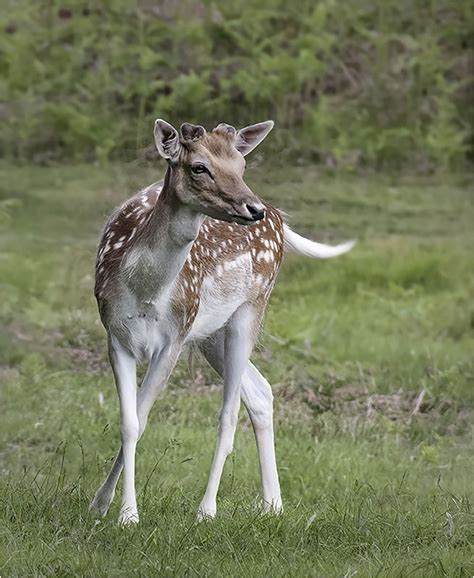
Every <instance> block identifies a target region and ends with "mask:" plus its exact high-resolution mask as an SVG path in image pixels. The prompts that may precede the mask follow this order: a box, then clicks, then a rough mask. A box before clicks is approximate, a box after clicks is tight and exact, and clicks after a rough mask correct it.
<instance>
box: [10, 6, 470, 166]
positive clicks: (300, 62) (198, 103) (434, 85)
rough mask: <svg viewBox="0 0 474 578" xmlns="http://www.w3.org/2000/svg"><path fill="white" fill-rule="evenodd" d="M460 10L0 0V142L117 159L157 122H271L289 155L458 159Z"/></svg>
mask: <svg viewBox="0 0 474 578" xmlns="http://www.w3.org/2000/svg"><path fill="white" fill-rule="evenodd" d="M4 4H7V3H4ZM473 12H474V10H473V8H472V3H471V2H470V1H469V0H437V1H436V2H434V1H432V0H416V1H415V2H413V1H408V0H404V1H403V0H373V1H370V2H369V1H368V0H366V1H360V0H348V1H347V2H336V1H335V0H318V1H309V0H302V1H300V2H289V1H287V0H245V2H244V1H243V0H235V1H234V2H227V1H225V0H216V1H211V0H202V1H200V2H199V1H197V2H196V1H190V0H180V1H179V2H178V1H176V2H172V1H171V0H155V1H150V0H136V1H135V2H133V1H127V2H125V1H124V0H108V1H107V2H101V3H96V2H87V1H84V0H70V1H68V2H66V1H59V0H56V1H55V0H51V1H50V2H48V3H46V2H41V1H34V0H18V1H16V2H12V1H11V2H10V4H9V5H4V7H3V9H2V15H1V26H2V29H3V32H4V33H3V34H2V35H0V70H1V73H2V74H1V77H2V81H1V84H0V100H1V105H0V117H1V118H2V125H3V126H2V128H3V130H2V134H1V136H0V147H1V152H2V153H3V155H4V156H7V157H10V158H16V159H32V160H35V161H38V162H46V161H51V160H62V159H68V160H69V159H74V160H84V159H85V160H94V159H99V160H105V159H108V158H112V157H122V158H129V159H130V158H134V157H135V156H136V155H137V152H138V151H139V150H140V149H142V148H143V147H146V146H147V145H148V144H149V143H150V142H151V139H150V131H151V126H152V122H153V119H154V118H155V117H156V116H164V117H167V118H169V119H170V120H171V121H174V122H176V123H179V122H182V121H184V120H188V121H194V122H201V123H204V124H206V125H208V126H212V125H213V124H215V123H218V122H221V121H224V120H225V121H226V122H230V123H233V124H236V125H242V124H244V123H249V122H255V121H257V120H262V119H265V118H268V117H272V118H274V119H275V120H276V122H277V123H278V126H279V128H280V129H282V130H281V131H280V133H279V134H277V135H276V137H274V138H273V140H272V142H273V143H274V144H273V146H274V150H275V152H279V153H283V154H286V155H288V156H290V157H292V158H295V159H296V158H302V159H305V158H306V159H311V160H318V161H321V162H324V163H326V164H329V165H331V166H332V165H338V166H339V165H342V166H346V167H349V168H351V167H357V166H364V165H365V166H371V167H383V168H386V167H401V166H409V167H414V168H417V169H421V170H431V169H433V168H438V167H440V168H443V169H447V168H453V167H456V166H460V165H462V164H463V163H464V162H465V161H466V158H468V157H469V155H471V156H472V148H470V147H472V122H471V121H472V104H471V99H470V97H471V95H472V56H473V52H472V37H473V35H472V29H473V26H472V24H473Z"/></svg>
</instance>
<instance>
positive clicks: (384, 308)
mask: <svg viewBox="0 0 474 578" xmlns="http://www.w3.org/2000/svg"><path fill="white" fill-rule="evenodd" d="M162 171H163V167H162V166H158V167H154V168H152V167H138V166H135V165H129V166H125V165H122V166H120V167H119V166H117V165H108V166H105V167H99V166H74V167H57V168H38V167H36V168H34V167H28V166H22V167H19V166H16V167H12V166H7V165H5V164H3V165H0V287H1V300H0V327H1V334H0V351H1V354H0V355H1V356H0V382H1V384H2V389H1V397H2V399H1V407H2V419H1V424H0V434H1V441H2V446H1V447H2V453H1V463H0V466H1V470H2V479H1V487H0V500H1V504H2V507H1V512H0V516H1V522H0V528H1V530H0V539H1V550H0V575H1V576H33V575H34V576H43V575H58V576H105V575H107V576H153V575H160V576H175V575H176V576H183V575H187V576H188V575H189V576H195V575H196V576H198V575H199V576H203V575H205V576H227V575H232V576H241V575H242V576H243V575H245V576H248V577H250V576H272V577H274V576H309V575H311V576H324V577H328V576H348V577H349V576H355V575H357V576H384V577H385V576H400V577H402V576H408V575H410V576H471V575H472V574H473V573H474V564H473V562H472V560H473V559H474V552H473V548H472V545H473V521H474V520H473V518H474V516H473V511H472V499H473V484H472V479H473V472H474V469H473V466H474V456H473V452H472V422H473V417H474V412H473V401H474V393H473V392H474V390H473V387H472V386H473V379H474V364H473V359H472V352H473V347H474V329H473V328H474V305H473V303H474V301H473V288H474V273H473V267H472V264H473V260H472V254H473V249H474V234H473V232H472V223H473V222H474V208H473V206H474V203H473V198H474V196H473V188H472V181H470V179H469V177H467V176H462V175H460V176H455V177H453V176H449V177H448V176H444V177H442V178H435V177H430V178H424V179H420V178H409V177H404V178H401V177H399V176H398V175H392V176H380V175H364V176H361V175H345V176H338V177H335V176H330V175H324V174H322V173H321V172H318V171H317V170H316V169H314V168H305V167H277V166H274V167H272V166H253V167H252V166H251V167H250V168H249V170H248V178H247V181H248V183H249V184H250V186H252V188H253V189H254V191H255V192H257V193H258V194H260V195H261V196H262V197H263V198H264V199H266V200H269V201H273V202H274V204H275V205H276V206H278V207H280V208H281V209H283V210H285V211H286V212H287V213H288V215H289V217H288V219H289V220H290V222H291V224H292V226H293V227H294V228H295V230H297V231H298V232H300V233H302V234H305V235H307V236H310V237H312V238H314V239H316V240H319V241H326V242H339V241H343V240H346V239H348V238H357V239H358V244H357V246H356V247H355V248H354V249H353V251H352V252H351V253H350V254H348V255H345V256H342V257H339V258H337V259H334V260H331V261H325V262H323V261H313V260H309V259H304V258H300V257H295V256H289V257H288V258H287V259H286V261H285V263H284V265H283V268H282V271H281V274H280V278H279V281H278V283H277V287H276V289H275V291H274V293H273V296H272V299H271V301H270V305H269V309H268V313H267V317H266V323H265V328H264V331H263V333H262V336H261V339H260V343H259V346H258V350H257V351H256V352H255V356H254V360H255V362H256V364H257V365H258V366H259V368H260V369H261V370H262V371H263V372H264V373H265V374H266V375H267V377H268V378H269V380H270V382H271V383H272V384H273V389H274V394H275V415H276V418H275V422H276V423H275V425H276V443H277V457H278V462H279V471H280V476H281V484H282V494H283V499H284V504H285V512H284V514H283V515H281V516H278V517H271V516H263V515H261V514H260V513H259V510H258V496H259V491H260V489H259V481H258V472H257V457H256V451H255V447H254V442H253V435H252V431H251V427H250V425H249V421H248V419H247V417H246V416H245V415H244V412H243V411H242V412H241V419H240V424H239V428H238V432H237V436H236V447H235V451H234V453H233V454H232V456H231V458H230V459H229V460H228V463H227V466H226V469H225V472H224V476H223V482H222V485H221V490H220V493H219V500H218V508H219V511H218V517H217V519H216V520H215V521H213V522H209V523H208V522H206V523H202V524H196V523H195V509H196V507H197V505H198V504H199V500H200V498H201V495H202V493H203V491H204V487H205V482H206V476H207V473H208V471H209V466H210V461H211V457H212V448H213V444H214V439H215V432H216V417H217V412H218V407H219V401H220V393H221V391H220V384H219V381H218V379H217V377H216V376H215V375H214V374H213V373H212V372H211V371H210V370H208V369H206V368H205V366H204V365H203V363H202V362H201V361H200V360H199V359H196V360H192V362H191V363H188V359H184V360H183V362H182V363H181V364H180V365H179V367H178V368H177V370H176V371H175V373H174V374H173V377H172V379H171V383H170V386H169V388H168V390H167V392H166V393H165V394H164V395H163V397H162V398H161V399H160V400H159V401H158V402H157V404H156V407H155V409H154V410H153V412H152V415H151V418H150V421H149V425H148V429H147V432H146V434H145V437H144V439H143V440H142V442H141V443H140V446H139V450H138V459H137V468H138V472H137V489H138V492H139V498H138V499H139V508H140V513H141V523H140V525H139V526H138V527H136V528H125V529H124V528H119V527H117V524H116V521H117V515H118V505H119V504H118V500H116V502H115V503H114V505H113V507H112V509H111V512H110V514H109V516H108V517H107V518H105V519H101V520H97V519H95V518H93V517H92V516H91V515H89V513H88V503H89V500H90V498H91V497H92V495H93V493H94V491H95V490H96V487H97V486H98V484H99V483H100V481H101V480H102V478H103V476H104V473H105V472H106V470H107V468H108V466H109V464H110V460H111V459H112V457H113V455H114V451H115V449H116V448H117V440H118V409H117V400H116V394H115V390H114V386H113V383H112V377H111V372H110V370H109V367H108V364H107V361H106V356H105V334H104V331H103V329H102V327H101V325H100V323H99V321H98V315H97V311H96V305H95V302H94V299H93V295H92V287H93V277H92V275H93V261H94V251H95V245H96V242H97V239H98V235H99V232H100V229H101V226H102V224H103V222H104V220H105V216H106V215H107V214H108V213H109V212H110V210H111V208H112V207H113V206H115V205H116V204H118V203H120V202H121V200H122V199H124V198H125V197H126V196H127V195H130V194H131V193H132V192H133V191H134V190H135V189H137V188H139V187H141V186H144V185H146V184H148V183H150V182H152V181H154V180H157V179H158V178H159V177H160V176H161V174H162Z"/></svg>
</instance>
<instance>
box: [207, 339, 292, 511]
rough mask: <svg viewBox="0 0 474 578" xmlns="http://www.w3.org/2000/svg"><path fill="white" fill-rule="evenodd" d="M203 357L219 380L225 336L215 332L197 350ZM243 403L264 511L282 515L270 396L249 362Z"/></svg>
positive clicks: (243, 391)
mask: <svg viewBox="0 0 474 578" xmlns="http://www.w3.org/2000/svg"><path fill="white" fill-rule="evenodd" d="M200 349H201V351H202V353H203V354H204V357H205V358H206V360H207V361H208V362H209V364H210V365H211V366H212V367H213V368H214V369H215V370H216V371H217V373H218V374H219V375H220V376H223V373H224V335H223V331H222V330H221V331H219V332H217V333H216V334H215V335H214V336H212V338H210V339H208V340H206V341H205V342H203V343H202V345H201V346H200ZM241 396H242V401H243V402H244V405H245V407H246V409H247V412H248V414H249V417H250V420H251V422H252V426H253V430H254V433H255V440H256V442H257V449H258V457H259V463H260V476H261V480H262V490H263V510H264V511H265V512H275V513H278V512H280V511H282V502H281V494H280V483H279V481H278V472H277V466H276V457H275V444H274V438H273V394H272V389H271V387H270V384H269V383H268V381H267V380H266V379H265V378H264V377H263V375H262V374H261V373H260V372H259V371H258V369H257V368H256V367H255V366H254V365H253V364H252V363H251V362H250V361H249V362H248V363H247V364H246V366H245V369H244V373H243V375H242V391H241Z"/></svg>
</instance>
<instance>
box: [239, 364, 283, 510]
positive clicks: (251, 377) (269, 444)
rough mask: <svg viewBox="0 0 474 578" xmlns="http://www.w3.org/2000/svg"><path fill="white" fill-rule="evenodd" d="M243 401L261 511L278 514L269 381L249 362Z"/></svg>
mask: <svg viewBox="0 0 474 578" xmlns="http://www.w3.org/2000/svg"><path fill="white" fill-rule="evenodd" d="M242 401H243V402H244V404H245V407H246V408H247V411H248V413H249V416H250V419H251V421H252V426H253V430H254V432H255V439H256V442H257V449H258V459H259V462H260V476H261V479H262V489H263V510H264V511H265V512H281V511H282V503H281V494H280V482H279V481H278V472H277V466H276V457H275V442H274V439H273V394H272V388H271V387H270V384H269V383H268V381H267V380H266V379H265V378H264V377H263V375H262V374H261V373H260V372H259V371H258V369H257V368H256V367H255V366H254V365H253V364H252V363H250V362H249V363H248V364H247V367H246V368H245V372H244V375H243V377H242Z"/></svg>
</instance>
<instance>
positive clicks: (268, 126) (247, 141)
mask: <svg viewBox="0 0 474 578" xmlns="http://www.w3.org/2000/svg"><path fill="white" fill-rule="evenodd" d="M274 124H275V123H274V122H273V120H266V121H265V122H259V123H258V124H251V125H250V126H246V127H245V128H241V129H240V130H239V132H238V133H237V135H236V137H235V148H236V149H237V150H238V151H239V152H240V153H242V155H243V156H245V155H248V154H249V152H251V151H253V149H254V148H255V147H256V146H258V145H259V144H260V143H261V142H262V140H263V139H264V138H265V137H266V136H267V134H268V133H269V132H270V131H271V130H272V128H273V125H274Z"/></svg>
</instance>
